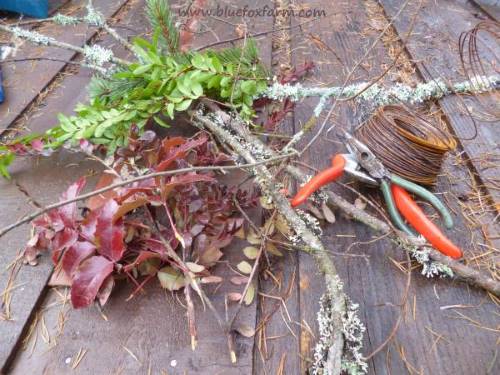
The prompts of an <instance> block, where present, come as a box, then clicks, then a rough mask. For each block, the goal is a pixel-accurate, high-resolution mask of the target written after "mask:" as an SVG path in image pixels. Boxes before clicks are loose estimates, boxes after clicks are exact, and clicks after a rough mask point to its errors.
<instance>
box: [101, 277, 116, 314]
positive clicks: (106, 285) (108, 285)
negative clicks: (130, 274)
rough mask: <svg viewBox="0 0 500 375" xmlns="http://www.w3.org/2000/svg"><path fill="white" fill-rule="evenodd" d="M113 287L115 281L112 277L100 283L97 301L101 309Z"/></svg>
mask: <svg viewBox="0 0 500 375" xmlns="http://www.w3.org/2000/svg"><path fill="white" fill-rule="evenodd" d="M114 286H115V279H114V277H113V275H109V276H108V277H107V278H106V280H104V282H103V283H102V286H101V289H99V292H98V293H97V299H98V300H99V304H100V305H101V307H103V306H104V305H105V304H106V302H108V299H109V296H110V295H111V292H112V291H113V287H114Z"/></svg>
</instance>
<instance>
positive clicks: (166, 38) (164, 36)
mask: <svg viewBox="0 0 500 375" xmlns="http://www.w3.org/2000/svg"><path fill="white" fill-rule="evenodd" d="M146 14H147V16H148V18H149V22H150V23H151V26H152V27H153V30H155V32H159V33H160V34H159V36H158V42H159V43H160V45H161V47H162V49H164V50H166V51H167V52H169V53H170V54H176V53H178V52H179V32H178V30H177V29H176V27H175V22H174V19H173V17H172V13H171V11H170V8H169V4H168V1H167V0H147V1H146Z"/></svg>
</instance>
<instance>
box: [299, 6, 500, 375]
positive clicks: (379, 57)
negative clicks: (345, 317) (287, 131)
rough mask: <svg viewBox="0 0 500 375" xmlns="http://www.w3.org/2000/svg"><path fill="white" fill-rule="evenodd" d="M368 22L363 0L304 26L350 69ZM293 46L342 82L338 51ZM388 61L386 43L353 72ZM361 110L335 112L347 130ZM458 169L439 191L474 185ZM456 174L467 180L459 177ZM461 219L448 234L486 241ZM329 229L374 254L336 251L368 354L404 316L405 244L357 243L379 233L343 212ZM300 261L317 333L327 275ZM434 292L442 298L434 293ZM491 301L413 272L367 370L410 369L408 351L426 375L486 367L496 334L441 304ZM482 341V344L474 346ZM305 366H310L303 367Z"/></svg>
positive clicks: (313, 160)
mask: <svg viewBox="0 0 500 375" xmlns="http://www.w3.org/2000/svg"><path fill="white" fill-rule="evenodd" d="M322 3H323V2H312V3H310V5H311V7H315V6H316V7H319V6H321V4H322ZM366 23H367V18H366V14H365V12H364V10H363V5H361V2H359V3H357V5H356V4H352V3H350V2H349V3H347V2H346V3H343V4H337V7H336V18H335V20H332V21H330V23H328V26H325V25H323V27H321V26H320V25H319V24H312V25H311V28H309V27H308V26H305V27H304V29H306V30H307V31H306V32H305V34H307V32H309V31H312V32H313V33H316V34H318V35H319V36H320V37H321V39H322V40H323V41H324V42H325V43H326V44H327V45H329V46H330V47H331V48H332V49H333V50H334V51H335V52H336V54H337V57H338V58H339V59H340V61H341V62H343V64H344V65H346V66H350V67H352V66H353V65H354V63H355V62H357V61H358V60H359V59H360V58H361V57H362V55H363V54H364V51H365V50H366V48H368V46H369V45H371V42H372V41H373V38H374V37H375V36H377V35H375V36H372V37H373V38H372V39H371V40H370V38H369V36H367V35H366V33H363V34H362V35H360V34H361V33H362V32H363V31H364V25H366ZM310 29H312V30H310ZM294 50H295V51H296V60H295V61H296V63H298V62H302V60H303V59H307V58H309V59H312V60H313V61H314V62H315V63H317V64H318V65H319V75H318V74H314V76H313V80H311V81H310V82H309V83H311V84H318V82H317V81H316V80H317V79H319V80H320V81H321V82H327V83H328V84H342V83H343V77H345V74H346V68H343V67H342V66H341V64H339V62H338V59H337V57H335V56H332V54H331V53H329V52H328V51H324V52H323V53H321V52H320V51H318V50H317V49H315V48H314V47H313V46H312V45H311V43H309V42H308V41H307V40H306V41H303V42H301V43H299V44H298V45H295V46H294ZM388 62H390V60H389V58H388V55H387V52H386V51H384V50H383V48H381V47H377V48H376V49H375V51H374V53H372V54H370V56H369V57H368V59H367V61H366V64H365V67H366V70H368V71H366V70H365V71H363V69H361V70H360V71H358V73H357V74H355V75H354V77H355V78H354V79H353V81H359V80H363V79H366V78H368V77H375V76H377V74H378V73H380V71H381V69H380V66H381V64H383V63H386V64H387V63H388ZM340 72H341V73H340ZM313 108H314V104H312V103H309V104H308V103H306V104H304V105H301V106H299V107H298V108H297V110H296V111H295V119H296V127H297V128H300V124H301V122H302V123H303V122H304V121H306V120H307V117H308V115H309V114H310V113H311V112H312V109H313ZM358 110H359V109H358ZM360 112H363V111H362V110H361V111H358V112H354V111H353V110H352V109H350V108H349V107H347V106H342V105H339V107H338V110H337V111H336V116H335V122H336V123H337V130H340V129H342V128H347V129H349V128H350V127H351V126H355V125H357V124H358V122H359V121H360V116H359V113H360ZM299 147H300V146H299ZM341 149H342V147H341V146H340V145H336V144H334V143H329V142H327V141H324V140H321V141H318V143H317V144H316V145H315V147H314V148H313V149H311V150H310V151H309V152H308V154H307V156H306V162H307V163H309V164H311V165H313V166H314V167H317V168H324V167H326V166H327V165H328V163H329V159H330V156H331V155H332V154H334V153H335V152H336V150H341ZM448 164H449V163H448ZM456 168H457V167H455V169H452V166H450V165H448V166H447V171H450V172H451V173H450V174H451V175H452V176H456V177H457V179H453V180H454V181H453V182H454V184H453V186H450V184H449V183H448V184H445V182H441V183H440V185H439V187H438V190H437V191H438V192H439V191H449V194H450V195H453V196H454V197H456V196H458V195H459V194H460V193H459V192H458V191H462V193H463V191H464V190H466V191H469V190H468V187H469V186H470V185H468V184H469V183H470V181H469V180H468V179H466V177H465V176H463V173H464V172H463V171H462V174H461V175H460V174H458V173H457V171H456ZM458 176H460V177H461V178H462V179H459V178H458ZM331 188H332V189H336V190H337V189H338V187H333V186H332V187H331ZM339 191H341V194H342V195H346V192H345V189H342V190H339ZM362 191H363V192H364V193H368V194H369V195H370V196H372V197H373V192H371V193H370V191H367V190H366V189H364V190H362ZM350 199H351V200H353V199H354V197H353V196H351V198H350ZM450 201H452V199H450ZM452 208H453V209H454V210H455V212H457V213H458V212H460V209H459V208H458V207H457V204H456V203H453V204H452ZM456 220H457V221H458V223H457V228H456V229H455V230H454V231H453V232H451V233H450V237H451V238H452V239H453V240H454V241H455V242H456V243H459V244H464V247H466V248H469V247H470V244H471V243H474V241H481V240H483V239H481V240H480V239H479V238H481V235H480V234H479V233H477V231H476V232H474V233H472V234H471V233H470V232H469V229H468V228H467V226H466V225H465V220H464V219H463V217H462V216H461V215H460V216H457V217H456ZM488 220H489V221H490V223H491V222H493V220H494V215H490V216H488V217H487V218H486V217H485V218H484V221H485V222H487V221H488ZM491 229H492V228H490V230H491ZM324 234H325V236H324V238H325V242H326V243H327V244H328V246H329V248H330V249H331V250H332V251H334V252H336V253H343V252H345V251H346V249H349V252H350V253H351V254H352V255H366V256H369V260H365V259H363V258H359V257H348V256H346V257H342V256H335V257H334V260H335V262H336V265H337V268H338V270H339V273H340V276H341V278H342V279H343V280H345V287H346V291H347V294H348V295H349V296H350V297H351V298H352V300H353V302H355V303H359V304H360V317H361V319H362V320H363V321H364V323H365V324H366V326H367V333H366V335H365V342H364V349H363V350H364V353H366V354H368V353H370V352H371V351H372V350H374V349H375V348H377V347H378V345H380V344H381V343H382V342H383V341H384V340H385V338H386V337H387V336H388V335H389V334H390V332H391V330H392V327H393V324H394V322H395V320H396V318H397V316H398V313H399V312H398V307H397V305H398V304H400V302H401V297H402V295H403V291H404V285H405V283H406V275H404V274H403V273H402V272H400V271H399V270H398V269H397V268H396V267H395V266H394V265H393V263H392V261H391V259H395V260H398V261H403V260H405V257H404V255H403V254H401V251H400V250H398V249H396V248H395V247H394V245H393V244H391V243H390V242H389V241H386V240H380V241H377V242H374V243H370V244H369V245H367V246H366V245H365V246H363V245H359V246H354V247H352V244H353V243H354V242H361V243H362V242H367V241H372V240H373V232H371V231H369V230H368V229H367V228H366V227H363V226H362V225H359V224H357V223H354V222H352V221H346V220H345V219H344V218H342V217H338V218H337V222H336V223H335V224H333V225H327V226H326V227H325V230H324ZM346 255H347V254H346ZM467 255H468V256H471V255H472V254H471V253H470V252H468V254H467ZM299 259H300V267H299V268H300V285H301V286H306V285H308V287H307V288H305V289H304V290H301V293H300V307H301V309H300V312H301V322H303V321H306V322H307V323H308V324H309V325H310V326H311V327H313V328H314V332H315V334H316V332H317V330H316V329H317V328H316V320H315V318H316V311H317V309H318V304H317V301H318V298H319V296H320V295H321V293H322V291H323V288H324V287H323V281H322V280H321V278H320V277H319V275H318V274H317V271H316V266H315V265H314V264H313V262H312V261H311V259H310V257H308V256H307V255H304V254H300V256H299ZM435 291H437V295H438V296H439V297H436V293H435ZM413 298H415V301H416V310H415V311H416V315H415V319H413V317H412V312H411V310H412V309H413ZM485 301H486V300H485V294H484V293H483V292H480V291H477V290H468V288H467V287H466V286H465V285H464V284H461V283H451V282H449V281H445V280H439V283H437V282H436V281H433V280H427V279H425V278H424V277H422V276H420V275H418V274H416V273H414V275H413V276H412V286H411V288H410V291H409V303H408V305H407V310H406V314H405V322H404V323H403V324H402V325H401V327H400V329H399V331H398V333H397V335H396V336H395V341H393V343H392V344H391V345H390V346H389V349H388V350H383V351H382V352H381V353H379V354H378V355H377V356H375V357H374V358H373V359H372V360H371V361H370V362H369V365H370V370H369V373H376V374H386V373H396V374H400V373H407V372H408V371H409V370H408V367H407V363H405V362H404V361H403V360H402V356H401V355H400V353H399V352H398V351H399V350H404V353H405V355H406V360H407V361H408V363H410V364H411V365H413V366H415V368H416V369H417V371H419V370H420V369H421V370H422V371H423V373H425V374H448V373H460V374H462V373H463V374H466V373H467V374H468V373H473V372H484V371H485V369H486V368H487V366H488V365H490V364H491V361H492V360H493V356H494V351H495V336H496V335H495V334H494V333H492V334H491V333H488V332H484V331H483V330H480V329H477V328H475V327H471V326H470V325H464V322H463V320H458V319H456V317H457V316H458V313H456V312H455V311H453V310H452V311H447V310H440V306H446V305H457V304H467V305H471V306H478V305H480V304H481V303H482V302H485ZM493 311H495V306H494V305H493V304H492V303H491V302H485V305H483V306H482V307H481V308H479V309H471V312H470V313H472V314H473V315H474V316H475V318H476V319H478V320H479V321H482V322H488V323H489V324H490V326H494V325H495V323H494V322H495V317H494V315H493ZM468 313H469V312H468ZM450 317H451V318H450ZM429 330H434V331H438V332H440V333H442V334H444V336H445V337H446V338H447V339H448V340H450V344H449V345H445V344H443V343H441V344H440V345H436V346H435V347H433V342H434V340H435V339H436V337H435V336H434V337H433V334H432V333H430V331H429ZM460 337H468V338H469V340H468V342H466V343H465V342H463V341H460V345H454V343H457V342H458V341H459V338H460ZM313 343H314V342H313V340H310V338H309V335H308V334H307V329H303V330H302V335H301V344H302V345H303V346H302V347H301V353H302V355H303V356H305V355H308V353H309V350H308V349H309V347H310V346H312V344H313ZM478 347H479V348H482V350H481V349H480V350H476V348H478ZM485 348H487V349H485ZM471 359H474V360H471ZM494 366H496V364H494ZM304 367H305V365H304V366H303V369H304Z"/></svg>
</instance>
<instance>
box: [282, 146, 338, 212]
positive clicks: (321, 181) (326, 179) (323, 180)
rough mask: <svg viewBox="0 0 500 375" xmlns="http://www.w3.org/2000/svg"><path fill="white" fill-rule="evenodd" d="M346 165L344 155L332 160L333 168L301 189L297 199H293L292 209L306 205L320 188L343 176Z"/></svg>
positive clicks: (312, 179) (326, 170)
mask: <svg viewBox="0 0 500 375" xmlns="http://www.w3.org/2000/svg"><path fill="white" fill-rule="evenodd" d="M345 164H346V160H345V158H344V157H343V156H342V155H340V154H337V155H335V156H334V157H333V158H332V166H331V167H330V168H328V169H325V170H324V171H322V172H320V173H318V174H317V175H316V176H314V177H313V178H311V180H310V181H309V182H307V183H306V184H305V185H304V186H302V187H301V188H300V189H299V191H298V192H297V194H296V195H295V197H293V198H292V200H291V202H290V204H291V205H292V207H297V206H298V205H300V204H302V203H304V202H305V201H306V200H307V198H309V196H311V194H312V193H314V192H315V191H317V190H318V189H319V188H321V187H322V186H324V185H326V184H328V183H330V182H332V181H335V180H336V179H337V178H339V177H340V176H342V174H343V173H344V168H345Z"/></svg>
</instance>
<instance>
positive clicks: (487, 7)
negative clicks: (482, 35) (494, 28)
mask: <svg viewBox="0 0 500 375" xmlns="http://www.w3.org/2000/svg"><path fill="white" fill-rule="evenodd" d="M474 3H476V5H477V6H478V7H479V8H481V9H482V10H483V11H484V12H485V13H486V14H488V15H489V16H490V17H491V18H492V19H494V20H495V21H497V22H500V7H499V5H500V3H498V1H497V2H496V5H493V3H492V2H491V1H487V0H486V1H484V0H483V1H481V0H474ZM488 3H490V4H488Z"/></svg>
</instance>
